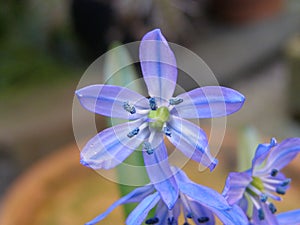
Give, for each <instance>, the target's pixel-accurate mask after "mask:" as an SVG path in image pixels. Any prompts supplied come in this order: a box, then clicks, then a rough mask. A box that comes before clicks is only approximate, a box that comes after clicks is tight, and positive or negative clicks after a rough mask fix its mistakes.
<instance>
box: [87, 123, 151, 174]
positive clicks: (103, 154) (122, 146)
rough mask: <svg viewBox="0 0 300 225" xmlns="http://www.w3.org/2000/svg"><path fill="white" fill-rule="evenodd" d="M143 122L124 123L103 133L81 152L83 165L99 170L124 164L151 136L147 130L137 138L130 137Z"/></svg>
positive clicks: (141, 132)
mask: <svg viewBox="0 0 300 225" xmlns="http://www.w3.org/2000/svg"><path fill="white" fill-rule="evenodd" d="M142 123H143V120H141V119H140V120H137V121H134V122H128V123H123V124H120V125H117V126H113V127H110V128H107V129H105V130H103V131H101V132H100V133H99V134H97V135H96V136H95V137H93V138H92V139H91V140H90V141H89V142H88V143H87V144H86V146H85V147H84V148H83V150H82V151H81V163H82V164H83V165H85V166H88V167H90V168H93V169H95V170H97V169H111V168H113V167H115V166H117V165H118V164H120V163H121V162H123V161H124V160H125V159H126V158H127V157H128V156H129V155H130V154H131V153H132V152H133V151H134V150H135V149H137V148H138V147H139V146H140V144H141V143H142V142H143V141H144V139H145V138H147V136H148V135H149V131H148V130H147V129H143V130H141V131H140V132H139V133H138V134H137V135H136V136H134V137H131V138H130V137H128V134H129V133H130V132H132V130H134V129H136V128H137V127H139V126H140V125H141V124H142Z"/></svg>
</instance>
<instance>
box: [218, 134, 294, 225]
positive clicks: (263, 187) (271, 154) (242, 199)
mask: <svg viewBox="0 0 300 225" xmlns="http://www.w3.org/2000/svg"><path fill="white" fill-rule="evenodd" d="M299 151H300V138H289V139H286V140H284V141H282V142H281V143H279V144H277V143H276V140H275V139H274V138H273V139H271V141H270V144H260V145H259V146H258V147H257V149H256V153H255V156H254V159H253V160H252V167H251V169H249V170H247V171H245V172H234V173H230V174H229V176H228V178H227V180H226V185H225V188H224V191H223V195H224V196H225V198H226V199H227V201H228V202H229V204H238V205H240V207H241V208H242V209H243V210H244V212H245V213H246V212H247V211H248V208H250V207H251V208H250V209H249V211H250V212H251V211H252V214H251V215H249V217H250V218H252V220H251V223H252V224H255V225H263V224H272V225H276V224H280V223H278V221H277V218H276V216H275V215H274V213H275V212H276V211H277V209H276V207H275V206H274V204H273V203H272V202H271V201H270V200H271V199H272V200H277V201H279V200H281V198H280V197H279V196H278V195H283V194H285V192H286V190H287V189H288V188H289V184H290V181H291V180H290V179H287V178H286V177H285V176H284V174H283V173H281V172H280V170H281V169H282V168H283V167H285V166H286V165H287V164H288V163H289V162H290V161H291V160H293V159H294V158H295V156H296V155H297V154H298V153H299ZM287 224H289V223H287Z"/></svg>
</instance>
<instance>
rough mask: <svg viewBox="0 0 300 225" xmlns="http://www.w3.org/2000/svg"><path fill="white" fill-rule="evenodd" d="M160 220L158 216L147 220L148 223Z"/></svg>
mask: <svg viewBox="0 0 300 225" xmlns="http://www.w3.org/2000/svg"><path fill="white" fill-rule="evenodd" d="M158 222H159V219H158V218H157V217H154V218H150V219H147V220H146V221H145V223H146V224H156V223H158Z"/></svg>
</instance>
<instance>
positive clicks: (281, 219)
mask: <svg viewBox="0 0 300 225" xmlns="http://www.w3.org/2000/svg"><path fill="white" fill-rule="evenodd" d="M277 221H278V224H279V225H287V224H288V225H299V224H300V209H297V210H293V211H288V212H284V213H280V214H278V215H277Z"/></svg>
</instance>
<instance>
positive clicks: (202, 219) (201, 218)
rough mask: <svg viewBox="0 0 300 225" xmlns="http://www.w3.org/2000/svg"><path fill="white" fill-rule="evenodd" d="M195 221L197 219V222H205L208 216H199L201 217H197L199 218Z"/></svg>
mask: <svg viewBox="0 0 300 225" xmlns="http://www.w3.org/2000/svg"><path fill="white" fill-rule="evenodd" d="M197 221H198V222H199V223H206V222H208V221H209V218H208V217H207V216H201V217H199V218H198V219H197Z"/></svg>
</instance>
